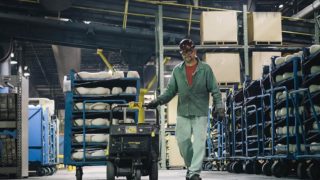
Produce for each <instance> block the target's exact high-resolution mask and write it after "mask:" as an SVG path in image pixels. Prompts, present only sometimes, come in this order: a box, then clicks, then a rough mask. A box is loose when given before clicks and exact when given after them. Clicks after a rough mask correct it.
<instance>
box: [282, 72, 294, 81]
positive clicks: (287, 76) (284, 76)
mask: <svg viewBox="0 0 320 180" xmlns="http://www.w3.org/2000/svg"><path fill="white" fill-rule="evenodd" d="M292 77H293V73H292V72H286V73H284V74H283V75H282V79H289V78H292Z"/></svg>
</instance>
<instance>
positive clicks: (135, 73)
mask: <svg viewBox="0 0 320 180" xmlns="http://www.w3.org/2000/svg"><path fill="white" fill-rule="evenodd" d="M127 77H128V78H140V76H139V73H138V71H128V73H127Z"/></svg>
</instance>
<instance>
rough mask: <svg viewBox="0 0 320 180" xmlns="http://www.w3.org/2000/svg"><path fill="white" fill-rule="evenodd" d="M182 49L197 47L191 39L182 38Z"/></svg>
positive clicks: (180, 44)
mask: <svg viewBox="0 0 320 180" xmlns="http://www.w3.org/2000/svg"><path fill="white" fill-rule="evenodd" d="M179 47H180V50H189V49H193V48H194V47H195V45H194V43H193V41H192V40H191V39H182V40H181V41H180V43H179Z"/></svg>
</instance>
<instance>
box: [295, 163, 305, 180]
mask: <svg viewBox="0 0 320 180" xmlns="http://www.w3.org/2000/svg"><path fill="white" fill-rule="evenodd" d="M297 176H298V178H299V179H306V178H307V165H306V163H305V162H299V163H298V166H297Z"/></svg>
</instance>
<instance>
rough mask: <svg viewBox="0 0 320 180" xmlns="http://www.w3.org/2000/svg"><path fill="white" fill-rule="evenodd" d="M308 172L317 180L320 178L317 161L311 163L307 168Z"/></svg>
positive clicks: (313, 179)
mask: <svg viewBox="0 0 320 180" xmlns="http://www.w3.org/2000/svg"><path fill="white" fill-rule="evenodd" d="M307 173H308V176H309V178H310V179H312V180H317V179H319V178H320V172H319V167H317V164H316V163H311V164H310V165H309V167H308V169H307Z"/></svg>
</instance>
